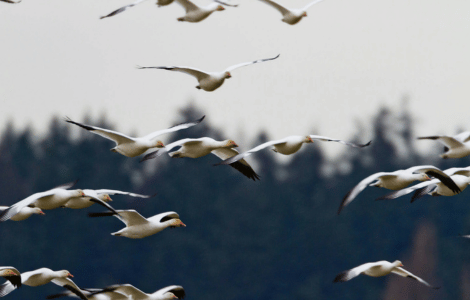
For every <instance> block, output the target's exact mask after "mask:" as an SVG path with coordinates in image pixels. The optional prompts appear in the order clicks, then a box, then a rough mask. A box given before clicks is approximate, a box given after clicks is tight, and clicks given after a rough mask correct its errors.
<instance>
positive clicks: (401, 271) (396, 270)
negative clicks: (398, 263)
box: [392, 267, 439, 290]
mask: <svg viewBox="0 0 470 300" xmlns="http://www.w3.org/2000/svg"><path fill="white" fill-rule="evenodd" d="M392 273H394V274H397V275H400V276H402V277H409V278H412V279H414V280H417V281H419V282H421V283H422V284H424V285H426V286H428V287H430V288H433V289H435V290H437V289H439V287H433V286H432V285H430V284H429V283H427V282H426V281H424V280H423V279H421V278H419V277H418V276H416V275H414V274H412V273H410V272H408V271H407V270H405V269H403V268H401V267H396V268H394V269H393V270H392Z"/></svg>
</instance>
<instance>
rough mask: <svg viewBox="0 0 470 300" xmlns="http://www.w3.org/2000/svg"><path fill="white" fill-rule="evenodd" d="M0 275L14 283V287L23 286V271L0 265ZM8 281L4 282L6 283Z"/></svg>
mask: <svg viewBox="0 0 470 300" xmlns="http://www.w3.org/2000/svg"><path fill="white" fill-rule="evenodd" d="M0 276H2V277H3V278H5V279H6V280H8V281H9V282H10V284H12V285H13V288H19V287H21V273H20V271H18V270H17V269H16V268H13V267H0ZM6 284H7V283H4V285H6Z"/></svg>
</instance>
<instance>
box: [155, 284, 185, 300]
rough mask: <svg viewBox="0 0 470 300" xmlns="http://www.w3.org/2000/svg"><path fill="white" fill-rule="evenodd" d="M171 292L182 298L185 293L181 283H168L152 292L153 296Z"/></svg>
mask: <svg viewBox="0 0 470 300" xmlns="http://www.w3.org/2000/svg"><path fill="white" fill-rule="evenodd" d="M168 292H170V293H173V295H175V296H176V297H177V298H178V299H180V300H181V299H184V297H186V293H185V291H184V288H183V287H182V286H181V285H170V286H167V287H164V288H162V289H159V290H158V291H156V292H155V293H153V295H154V296H162V295H163V294H165V293H168Z"/></svg>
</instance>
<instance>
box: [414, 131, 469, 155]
mask: <svg viewBox="0 0 470 300" xmlns="http://www.w3.org/2000/svg"><path fill="white" fill-rule="evenodd" d="M418 140H438V141H439V142H441V143H442V144H444V145H445V147H444V151H445V152H444V153H443V154H441V157H442V158H462V157H465V156H468V155H470V131H465V132H462V133H459V134H457V135H455V136H447V135H435V136H422V137H418Z"/></svg>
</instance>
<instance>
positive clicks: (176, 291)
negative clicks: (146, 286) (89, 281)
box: [106, 284, 186, 300]
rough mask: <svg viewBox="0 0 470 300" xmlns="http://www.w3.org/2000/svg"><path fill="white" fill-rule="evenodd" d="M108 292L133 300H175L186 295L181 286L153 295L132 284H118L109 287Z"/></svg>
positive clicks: (159, 291)
mask: <svg viewBox="0 0 470 300" xmlns="http://www.w3.org/2000/svg"><path fill="white" fill-rule="evenodd" d="M106 290H111V291H114V292H119V293H122V294H124V295H126V296H128V297H129V298H130V299H132V300H174V299H180V300H181V299H184V297H185V296H186V293H185V291H184V288H183V287H182V286H180V285H170V286H167V287H164V288H162V289H160V290H158V291H156V292H155V293H153V294H147V293H144V292H142V291H141V290H139V289H138V288H136V287H134V286H133V285H130V284H118V285H113V286H110V287H107V288H106Z"/></svg>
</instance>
